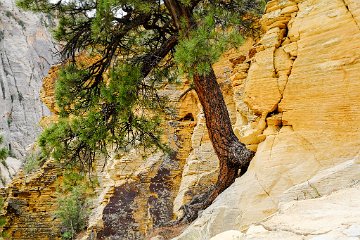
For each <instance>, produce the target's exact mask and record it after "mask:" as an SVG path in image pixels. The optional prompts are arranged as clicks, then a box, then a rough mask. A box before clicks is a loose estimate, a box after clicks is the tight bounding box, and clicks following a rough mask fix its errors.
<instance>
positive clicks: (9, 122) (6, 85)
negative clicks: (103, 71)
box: [0, 0, 55, 187]
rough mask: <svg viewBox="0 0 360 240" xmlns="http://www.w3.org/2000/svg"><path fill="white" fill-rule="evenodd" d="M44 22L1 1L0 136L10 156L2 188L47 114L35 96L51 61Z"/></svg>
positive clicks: (11, 1)
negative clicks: (40, 121)
mask: <svg viewBox="0 0 360 240" xmlns="http://www.w3.org/2000/svg"><path fill="white" fill-rule="evenodd" d="M48 24H51V20H49V19H47V17H46V16H45V15H39V14H34V13H30V12H23V11H20V10H19V9H18V8H17V7H16V5H15V1H14V0H2V1H1V7H0V119H1V121H0V135H3V136H4V141H5V145H6V147H7V148H8V149H9V150H10V153H11V156H12V157H13V158H9V159H7V160H6V165H3V164H1V163H0V167H1V169H2V171H1V174H2V175H1V178H2V182H0V186H2V187H3V186H4V185H5V184H6V183H8V182H9V180H10V179H11V178H12V176H13V175H14V174H15V173H16V172H17V171H18V170H19V163H18V160H16V159H15V158H17V159H19V160H20V161H21V162H23V161H24V157H25V155H26V149H27V147H28V145H30V144H32V143H33V142H34V141H35V138H36V136H37V135H38V134H39V133H40V131H41V128H40V127H39V125H38V122H39V120H40V119H41V118H42V117H43V116H45V115H48V114H49V110H48V109H47V108H46V107H45V106H44V105H43V104H42V103H41V101H40V97H39V90H40V86H41V79H42V77H43V76H44V75H45V74H46V73H47V71H48V69H49V68H50V66H51V64H53V63H54V62H55V59H54V57H53V52H54V51H55V50H54V49H55V48H54V44H53V42H52V38H51V35H50V33H49V30H48V29H47V27H46V25H48ZM14 157H15V158H14ZM7 169H9V171H8V170H7Z"/></svg>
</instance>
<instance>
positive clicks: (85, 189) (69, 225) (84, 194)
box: [55, 169, 96, 239]
mask: <svg viewBox="0 0 360 240" xmlns="http://www.w3.org/2000/svg"><path fill="white" fill-rule="evenodd" d="M94 186H96V182H91V181H89V180H86V178H85V176H84V175H82V174H79V173H77V172H76V171H74V169H71V170H68V171H67V172H65V174H64V178H63V184H62V186H61V188H60V189H59V190H58V195H59V197H58V203H57V204H58V207H57V210H56V213H55V215H56V217H58V218H59V219H60V221H61V227H62V239H74V237H75V235H76V234H77V233H78V232H80V231H82V230H84V229H85V228H86V223H87V219H88V216H89V203H88V201H87V198H89V197H91V195H92V194H93V193H94V191H93V190H94Z"/></svg>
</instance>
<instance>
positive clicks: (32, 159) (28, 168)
mask: <svg viewBox="0 0 360 240" xmlns="http://www.w3.org/2000/svg"><path fill="white" fill-rule="evenodd" d="M45 159H46V158H45V155H44V154H43V153H42V152H41V150H40V149H37V150H35V151H33V152H31V153H30V154H29V155H28V156H27V157H26V160H25V163H24V166H23V169H24V172H25V173H26V174H29V173H32V172H34V171H36V170H37V169H39V168H40V167H41V166H42V165H43V163H44V162H45Z"/></svg>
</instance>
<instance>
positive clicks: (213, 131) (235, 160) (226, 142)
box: [164, 0, 254, 222]
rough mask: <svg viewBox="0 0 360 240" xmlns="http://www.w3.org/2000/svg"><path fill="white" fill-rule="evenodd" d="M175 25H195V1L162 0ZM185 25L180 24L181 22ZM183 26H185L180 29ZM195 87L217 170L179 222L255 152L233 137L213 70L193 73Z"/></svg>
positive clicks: (208, 200)
mask: <svg viewBox="0 0 360 240" xmlns="http://www.w3.org/2000/svg"><path fill="white" fill-rule="evenodd" d="M164 2H165V5H166V7H167V8H168V10H169V12H170V14H171V16H172V18H173V21H174V24H175V26H176V27H177V28H178V30H179V32H182V33H183V36H186V35H187V34H186V32H189V30H191V29H192V28H194V27H196V26H195V25H196V23H194V22H193V20H192V16H191V14H190V13H191V12H192V11H191V8H193V7H195V6H196V4H197V2H199V1H197V0H194V1H192V2H191V3H192V5H191V4H190V5H189V6H184V5H183V4H181V3H180V1H179V0H165V1H164ZM184 23H185V25H187V26H181V25H182V24H183V25H184ZM183 28H185V29H183ZM193 81H194V88H195V91H196V93H197V95H198V97H199V100H200V103H201V105H202V107H203V110H204V114H205V120H206V126H207V129H208V132H209V136H210V140H211V142H212V145H213V147H214V150H215V152H216V154H217V156H218V158H219V165H220V172H219V177H218V180H217V183H216V184H215V185H214V186H213V187H212V188H211V189H209V191H208V192H206V193H203V194H200V195H197V196H195V197H194V198H193V199H192V200H191V202H189V203H188V204H186V205H185V206H183V207H182V209H183V210H184V216H183V217H182V219H180V220H179V221H181V222H190V221H193V220H194V219H195V218H196V217H197V215H198V212H199V211H200V210H203V209H205V208H206V207H208V206H209V205H210V204H211V203H212V202H213V201H214V199H215V198H216V197H217V196H218V195H219V194H220V193H221V192H222V191H224V190H225V189H226V188H227V187H229V186H230V185H231V184H232V183H233V182H234V181H235V178H236V177H237V175H238V171H239V169H240V168H242V169H243V168H245V167H247V165H248V164H249V162H250V160H251V158H252V157H253V155H254V153H253V152H252V151H250V150H248V149H247V148H246V147H245V145H244V144H242V143H241V142H240V141H239V140H238V138H237V137H236V136H235V134H234V132H233V129H232V125H231V121H230V117H229V113H228V111H227V108H226V104H225V101H224V97H223V95H222V92H221V89H220V86H219V84H218V83H217V81H216V76H215V73H214V70H213V69H211V70H210V72H208V73H207V74H206V75H199V74H195V75H194V76H193Z"/></svg>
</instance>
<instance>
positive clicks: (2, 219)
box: [0, 196, 7, 239]
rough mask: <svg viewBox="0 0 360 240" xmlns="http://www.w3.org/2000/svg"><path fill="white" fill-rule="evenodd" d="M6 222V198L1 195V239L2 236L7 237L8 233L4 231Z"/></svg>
mask: <svg viewBox="0 0 360 240" xmlns="http://www.w3.org/2000/svg"><path fill="white" fill-rule="evenodd" d="M5 224H6V217H5V213H4V198H3V197H2V196H0V239H2V238H1V237H6V236H7V235H6V233H5V232H3V231H2V228H3V227H4V225H5Z"/></svg>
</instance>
